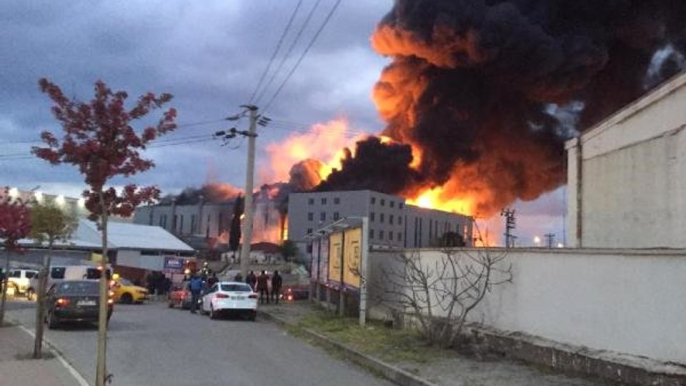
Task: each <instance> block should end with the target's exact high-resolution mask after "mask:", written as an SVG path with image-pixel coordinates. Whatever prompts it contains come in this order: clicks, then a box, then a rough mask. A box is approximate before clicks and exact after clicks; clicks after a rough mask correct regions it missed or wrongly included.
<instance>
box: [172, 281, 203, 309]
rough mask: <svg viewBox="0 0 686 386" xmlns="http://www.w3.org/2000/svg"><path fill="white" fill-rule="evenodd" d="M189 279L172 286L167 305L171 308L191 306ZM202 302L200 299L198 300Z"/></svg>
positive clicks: (188, 307)
mask: <svg viewBox="0 0 686 386" xmlns="http://www.w3.org/2000/svg"><path fill="white" fill-rule="evenodd" d="M188 283H189V282H188V281H187V280H186V281H183V282H181V283H180V284H178V285H175V286H172V290H171V292H169V299H168V301H167V305H168V306H169V308H174V307H180V308H182V309H184V310H188V309H190V308H191V291H190V290H189V289H188ZM198 304H200V300H199V301H198Z"/></svg>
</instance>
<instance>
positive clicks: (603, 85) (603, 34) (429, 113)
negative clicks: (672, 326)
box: [318, 0, 686, 215]
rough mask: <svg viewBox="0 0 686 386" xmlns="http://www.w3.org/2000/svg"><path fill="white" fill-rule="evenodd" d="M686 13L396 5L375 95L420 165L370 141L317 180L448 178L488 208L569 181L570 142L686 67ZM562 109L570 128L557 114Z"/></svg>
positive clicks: (403, 0) (383, 41)
mask: <svg viewBox="0 0 686 386" xmlns="http://www.w3.org/2000/svg"><path fill="white" fill-rule="evenodd" d="M685 17H686V2H685V1H677V0H647V1H646V0H641V1H630V0H604V1H598V0H575V1H569V0H510V1H497V0H481V1H479V0H396V2H395V5H394V7H393V9H392V10H391V11H390V12H389V13H388V15H386V17H385V18H384V19H383V20H382V21H381V22H380V24H379V25H378V27H377V30H376V32H375V33H374V36H373V38H372V44H373V46H374V48H375V49H376V50H377V51H378V52H379V53H381V54H383V55H386V56H389V57H391V58H392V59H393V61H392V63H391V64H389V65H388V66H387V67H386V68H385V69H384V71H383V73H382V75H381V79H380V80H379V82H378V83H377V85H376V87H375V90H374V99H375V103H376V105H377V108H378V109H379V113H380V114H381V116H382V117H383V119H385V120H386V122H387V127H386V128H385V130H384V132H383V134H384V135H386V136H389V137H391V138H392V139H394V140H395V141H397V142H400V143H406V144H412V145H413V146H414V147H415V148H416V149H418V150H419V151H420V152H421V163H420V164H419V165H418V167H417V168H416V169H415V168H410V167H409V165H410V163H411V161H412V156H411V154H410V153H409V152H408V148H403V147H402V146H401V145H397V144H383V143H380V142H379V140H378V139H376V138H370V139H368V140H366V141H363V142H360V143H358V144H357V151H356V153H355V157H352V156H349V157H346V159H345V160H344V163H343V167H342V169H341V170H340V171H337V172H335V173H333V174H331V175H330V177H329V178H328V179H327V180H326V181H323V182H322V183H321V184H320V185H319V187H318V189H320V190H331V189H374V190H378V191H382V192H385V193H389V194H400V195H407V194H411V193H412V192H414V191H416V190H417V189H418V188H426V187H435V186H444V187H448V188H447V190H448V191H449V193H450V194H452V195H454V196H455V197H478V205H477V208H476V211H477V212H478V213H480V214H486V215H487V214H492V213H494V212H495V211H498V210H500V209H501V208H502V207H504V206H506V205H508V204H510V203H511V202H512V201H514V200H516V199H523V200H532V199H535V198H537V197H538V196H539V195H540V194H542V193H544V192H546V191H549V190H552V189H554V188H556V187H558V186H560V185H561V184H563V183H564V181H565V168H564V159H565V157H564V149H563V144H564V141H565V140H566V139H569V138H570V137H571V136H573V135H575V134H576V131H583V130H586V129H587V128H589V127H591V126H592V125H594V124H596V123H598V122H599V121H601V120H602V119H604V118H605V117H607V116H608V115H609V114H611V113H613V112H614V111H617V110H618V109H619V108H621V107H622V106H624V105H626V104H627V103H629V102H631V101H633V100H635V99H636V98H638V97H639V96H641V95H642V94H644V93H645V92H646V91H647V90H646V88H647V87H652V86H654V85H656V84H658V83H660V82H661V81H663V80H664V78H665V77H666V76H669V75H673V74H674V73H675V72H677V71H680V69H681V68H680V65H679V63H680V62H679V61H678V60H675V59H674V58H675V57H683V56H681V55H682V54H683V51H684V50H685V49H686V23H685V22H684V20H686V18H685ZM667 46H670V47H672V49H673V53H672V54H671V55H670V57H669V58H667V59H666V60H664V63H663V64H662V68H661V69H660V71H657V72H655V74H657V75H654V76H656V77H657V79H653V80H652V81H650V82H647V81H646V77H647V73H648V69H649V67H650V66H651V65H655V63H653V61H654V55H655V53H656V52H657V51H658V50H660V49H663V48H664V47H667ZM681 62H683V60H682V61H681ZM569 106H581V107H582V108H578V109H576V111H577V113H576V114H577V116H576V117H575V119H574V122H576V123H578V126H577V127H576V128H575V129H576V130H572V131H570V130H569V129H568V125H566V124H563V123H564V122H561V121H560V116H559V115H557V114H556V112H557V111H564V110H567V111H572V110H573V109H568V107H569Z"/></svg>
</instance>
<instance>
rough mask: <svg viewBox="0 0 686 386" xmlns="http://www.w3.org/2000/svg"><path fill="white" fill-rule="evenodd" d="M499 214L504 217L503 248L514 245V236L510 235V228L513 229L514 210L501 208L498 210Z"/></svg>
mask: <svg viewBox="0 0 686 386" xmlns="http://www.w3.org/2000/svg"><path fill="white" fill-rule="evenodd" d="M500 216H501V217H505V248H512V247H514V240H515V239H516V237H515V236H514V235H512V230H513V229H515V227H516V225H515V210H514V209H503V210H501V211H500Z"/></svg>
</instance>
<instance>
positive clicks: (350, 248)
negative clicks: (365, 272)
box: [343, 228, 362, 288]
mask: <svg viewBox="0 0 686 386" xmlns="http://www.w3.org/2000/svg"><path fill="white" fill-rule="evenodd" d="M361 252H362V228H355V229H350V230H346V231H345V248H344V259H343V261H344V263H345V270H344V271H343V282H344V283H345V284H347V285H349V286H352V287H355V288H360V273H361V272H360V271H361V269H362V268H361V267H362V265H361V264H360V261H361V260H362V253H361Z"/></svg>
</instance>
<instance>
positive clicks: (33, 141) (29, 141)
mask: <svg viewBox="0 0 686 386" xmlns="http://www.w3.org/2000/svg"><path fill="white" fill-rule="evenodd" d="M225 121H226V118H222V119H214V120H210V121H199V122H190V123H182V124H178V125H176V129H179V128H184V127H193V126H203V125H209V124H212V123H219V122H225ZM171 133H174V131H172V132H171ZM27 143H43V141H41V140H22V141H0V145H15V144H27Z"/></svg>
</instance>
